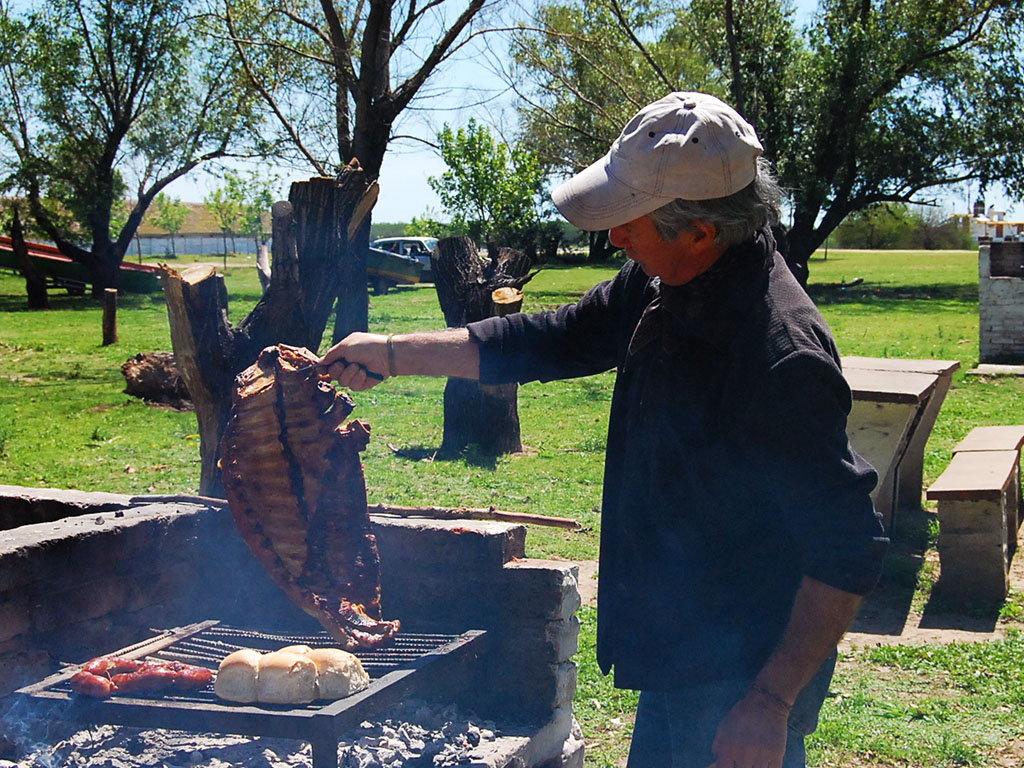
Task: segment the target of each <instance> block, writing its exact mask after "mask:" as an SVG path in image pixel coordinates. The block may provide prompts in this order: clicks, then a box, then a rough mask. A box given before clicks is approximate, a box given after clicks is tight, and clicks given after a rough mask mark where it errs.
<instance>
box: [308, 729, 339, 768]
mask: <svg viewBox="0 0 1024 768" xmlns="http://www.w3.org/2000/svg"><path fill="white" fill-rule="evenodd" d="M309 745H310V746H311V747H312V748H313V768H338V739H337V738H336V737H335V736H334V735H333V734H321V735H317V736H314V737H313V738H311V739H310V740H309Z"/></svg>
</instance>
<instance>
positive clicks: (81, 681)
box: [70, 669, 115, 699]
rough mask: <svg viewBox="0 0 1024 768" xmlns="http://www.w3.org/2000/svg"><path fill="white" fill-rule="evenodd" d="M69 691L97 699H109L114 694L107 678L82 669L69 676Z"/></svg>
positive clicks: (112, 686)
mask: <svg viewBox="0 0 1024 768" xmlns="http://www.w3.org/2000/svg"><path fill="white" fill-rule="evenodd" d="M70 683H71V690H72V691H74V692H75V693H80V694H82V695H83V696H92V697H94V698H97V699H106V698H109V696H110V694H111V693H113V692H114V690H115V688H114V684H113V683H112V682H111V681H110V679H109V678H106V677H102V676H100V675H94V674H93V673H92V672H86V671H85V670H84V669H83V670H80V671H79V672H76V673H75V674H74V675H72V676H71V680H70Z"/></svg>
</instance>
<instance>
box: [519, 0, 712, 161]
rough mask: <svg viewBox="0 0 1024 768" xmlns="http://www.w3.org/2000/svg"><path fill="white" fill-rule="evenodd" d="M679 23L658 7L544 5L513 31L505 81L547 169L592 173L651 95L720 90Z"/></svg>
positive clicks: (611, 1)
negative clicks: (687, 86) (689, 87)
mask: <svg viewBox="0 0 1024 768" xmlns="http://www.w3.org/2000/svg"><path fill="white" fill-rule="evenodd" d="M685 18H686V16H685V14H683V13H682V12H681V11H680V10H678V9H676V8H675V7H673V6H672V4H669V3H659V2H658V0H639V1H638V2H634V3H631V4H630V5H628V6H624V5H622V4H620V3H619V2H618V0H580V1H579V2H552V3H546V4H543V5H541V6H540V7H539V8H538V10H537V12H536V15H535V17H534V18H533V19H531V20H530V21H529V22H526V23H523V24H522V25H521V26H520V28H519V29H518V30H517V31H516V32H515V33H514V34H513V38H512V43H511V52H512V59H513V63H514V64H515V67H516V68H515V70H514V71H513V72H510V73H509V75H510V76H509V78H508V80H509V83H510V84H511V85H512V87H513V88H515V89H516V92H517V93H518V94H519V95H520V96H521V97H522V98H523V100H524V106H523V108H522V109H521V114H520V117H521V120H522V122H523V137H524V141H525V142H526V144H527V145H528V146H529V147H530V148H531V149H533V150H534V151H535V152H536V153H537V154H538V156H539V157H540V159H541V161H542V162H543V163H544V165H545V167H546V168H548V169H551V170H554V171H558V172H562V173H575V172H576V171H579V170H581V169H582V168H585V167H586V166H588V165H590V163H592V162H593V161H594V160H596V159H597V158H598V157H600V156H601V155H603V154H604V153H605V152H607V151H608V147H609V145H610V144H611V143H612V141H614V139H615V137H616V136H618V135H619V131H620V130H621V129H622V126H623V125H625V123H626V122H627V121H628V120H629V118H630V117H632V115H633V114H634V113H635V112H636V111H637V110H639V109H640V108H641V107H643V106H644V105H645V104H647V103H649V102H650V101H652V100H653V98H652V94H657V96H655V97H654V98H657V97H658V96H661V95H663V94H664V93H665V92H667V91H670V90H673V89H674V88H675V84H676V83H680V82H683V81H686V82H690V83H693V86H694V87H695V88H700V89H704V90H709V91H712V92H714V91H718V92H721V87H720V85H719V84H718V83H717V82H716V79H715V77H714V76H713V73H712V71H711V68H710V67H709V66H708V64H707V62H706V61H705V60H704V58H703V57H702V56H701V55H700V53H699V51H698V50H697V49H696V48H695V47H694V46H693V45H692V43H691V42H690V36H689V35H688V34H687V33H686V29H685V26H684V25H681V24H677V23H676V22H677V21H678V20H680V19H685ZM640 40H646V41H647V43H642V42H639V41H640Z"/></svg>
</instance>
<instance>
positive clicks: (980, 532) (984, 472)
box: [927, 438, 1020, 603]
mask: <svg viewBox="0 0 1024 768" xmlns="http://www.w3.org/2000/svg"><path fill="white" fill-rule="evenodd" d="M977 439H978V438H975V440H977ZM1018 448H1019V446H1018ZM1019 460H1020V453H1019V450H1018V449H1017V448H1014V449H1011V450H963V451H957V452H954V454H953V459H952V460H951V461H950V462H949V465H948V466H947V467H946V469H945V471H944V472H943V473H942V475H941V476H940V477H939V479H938V480H936V481H935V482H934V483H933V484H932V485H931V487H929V488H928V492H927V497H928V498H929V499H932V500H935V501H938V503H939V562H940V563H941V566H942V571H941V576H940V581H941V583H942V587H943V589H944V590H945V591H946V592H947V593H948V594H951V595H953V596H955V597H959V598H962V599H964V600H966V601H970V602H983V603H989V602H998V601H1001V600H1003V599H1004V598H1005V597H1006V593H1007V590H1008V588H1009V580H1008V574H1009V562H1010V557H1011V556H1012V551H1013V548H1014V547H1015V545H1016V540H1017V516H1018V515H1017V509H1018V506H1019V504H1020V480H1019Z"/></svg>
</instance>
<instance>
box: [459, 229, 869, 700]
mask: <svg viewBox="0 0 1024 768" xmlns="http://www.w3.org/2000/svg"><path fill="white" fill-rule="evenodd" d="M469 331H470V334H471V337H472V338H473V339H475V340H476V341H477V343H478V344H479V345H480V352H481V363H480V366H481V367H480V372H481V380H482V381H483V382H485V383H499V382H509V381H518V382H527V381H534V380H540V381H549V380H552V379H561V378H570V377H576V376H586V375H590V374H594V373H598V372H601V371H605V370H609V369H611V368H615V369H616V371H617V377H616V380H615V391H614V394H613V397H612V406H611V418H610V422H609V426H608V448H607V456H606V460H605V477H604V497H603V503H602V516H601V552H600V576H599V582H598V584H599V588H598V648H597V653H598V661H599V662H600V665H601V668H602V669H603V670H604V671H605V672H606V673H607V672H608V671H609V669H611V668H612V667H614V669H615V683H616V685H617V686H618V687H622V688H641V689H651V690H654V689H672V688H678V687H680V686H684V685H687V684H693V683H698V682H707V681H712V680H719V679H737V678H753V677H754V676H755V675H756V674H757V672H758V671H759V670H760V669H761V667H762V666H763V665H764V663H765V662H766V661H767V658H768V655H769V654H770V653H771V651H772V649H773V648H774V647H775V645H776V644H777V643H778V641H779V639H780V638H781V635H782V632H783V630H784V628H785V624H786V622H787V620H788V618H789V613H790V609H791V607H792V603H793V598H794V595H795V592H796V589H797V586H798V584H799V582H800V579H801V578H802V577H803V576H804V575H807V576H810V577H813V578H815V579H818V580H820V581H823V582H825V583H826V584H830V585H832V586H834V587H837V588H839V589H843V590H846V591H848V592H853V593H857V594H865V593H867V592H868V591H870V590H871V589H872V587H873V586H874V584H875V582H876V581H877V579H878V576H879V573H880V570H881V560H882V556H883V554H884V551H885V545H886V542H887V540H886V539H885V538H884V534H883V530H882V526H881V523H880V521H879V518H878V516H877V515H876V514H875V512H874V508H873V505H872V503H871V499H870V497H869V494H870V492H871V490H872V489H873V488H874V485H875V482H876V480H877V476H876V473H875V471H874V470H873V469H872V468H871V466H870V465H868V464H867V462H865V461H864V459H863V458H861V457H860V456H859V455H858V454H857V453H855V452H854V451H853V450H852V449H851V447H850V445H849V441H848V440H847V437H846V418H847V415H848V413H849V411H850V406H851V395H850V389H849V387H848V386H847V384H846V381H845V380H844V378H843V376H842V373H841V371H840V368H839V353H838V351H837V350H836V346H835V343H834V341H833V340H832V336H831V333H830V331H829V328H828V326H827V325H826V323H825V321H824V319H823V318H822V317H821V315H820V313H819V312H818V310H817V308H816V307H815V306H814V304H813V303H812V302H811V300H810V299H809V298H808V296H807V294H806V293H805V292H804V291H803V290H802V289H801V288H800V286H799V285H798V284H797V282H796V280H795V279H794V278H793V276H792V274H791V273H790V271H789V269H788V268H787V267H786V265H785V263H784V262H783V260H782V258H781V256H779V255H778V254H776V253H775V251H774V242H773V241H772V240H771V237H770V235H767V233H766V234H764V235H759V236H758V237H757V238H756V239H755V240H753V241H751V242H750V243H747V244H745V245H743V246H737V247H733V248H731V249H730V250H729V251H727V252H726V253H725V254H724V255H723V256H722V257H721V258H720V259H719V260H718V261H717V262H716V263H715V264H714V265H713V266H712V268H711V269H710V270H708V272H706V273H704V274H703V275H701V276H699V277H698V278H696V279H695V280H693V281H692V282H690V283H689V284H687V285H685V286H680V287H669V286H662V285H660V283H659V281H658V280H656V279H654V280H652V279H650V278H648V277H647V276H646V275H645V274H644V273H643V271H642V270H641V269H640V267H639V266H638V265H637V264H635V263H633V262H628V263H627V264H626V266H625V267H623V269H622V270H621V271H620V272H619V274H618V275H617V276H616V277H615V278H614V279H613V280H610V281H608V282H606V283H602V284H600V285H598V286H596V287H595V288H593V289H591V290H590V291H589V292H588V293H587V294H586V295H585V296H584V297H583V298H582V299H581V300H580V301H579V302H577V303H576V304H573V305H567V306H564V307H561V308H560V309H558V310H554V311H551V312H542V313H538V314H534V315H525V314H518V315H511V316H508V317H505V318H492V319H489V320H485V321H482V322H479V323H474V324H472V325H470V326H469Z"/></svg>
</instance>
